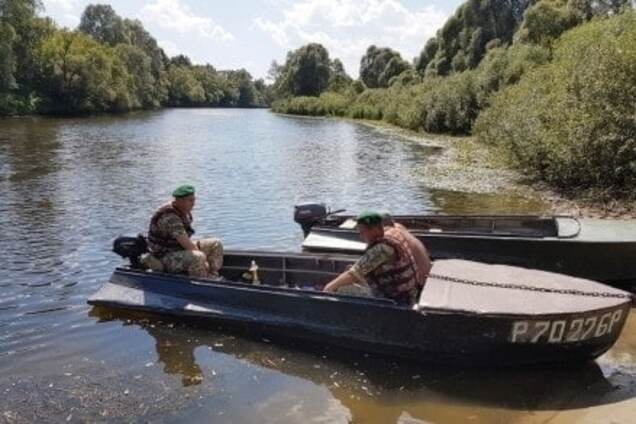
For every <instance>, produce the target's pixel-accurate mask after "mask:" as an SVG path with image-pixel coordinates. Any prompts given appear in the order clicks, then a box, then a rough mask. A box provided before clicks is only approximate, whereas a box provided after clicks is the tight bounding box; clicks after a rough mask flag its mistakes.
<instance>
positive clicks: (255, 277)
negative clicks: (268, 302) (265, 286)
mask: <svg viewBox="0 0 636 424" xmlns="http://www.w3.org/2000/svg"><path fill="white" fill-rule="evenodd" d="M250 274H252V284H256V285H258V284H261V280H260V279H259V278H258V265H256V261H252V263H251V264H250Z"/></svg>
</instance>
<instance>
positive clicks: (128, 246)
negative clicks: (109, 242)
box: [113, 234, 148, 268]
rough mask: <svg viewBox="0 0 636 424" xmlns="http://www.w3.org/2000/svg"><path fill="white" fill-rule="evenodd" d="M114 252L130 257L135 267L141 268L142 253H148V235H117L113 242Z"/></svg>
mask: <svg viewBox="0 0 636 424" xmlns="http://www.w3.org/2000/svg"><path fill="white" fill-rule="evenodd" d="M113 252H115V253H117V254H118V255H119V256H121V257H122V258H124V259H129V260H130V265H131V266H132V267H133V268H141V267H142V266H141V263H140V259H141V255H143V254H144V253H148V243H147V241H146V237H144V236H143V234H138V235H137V237H130V236H120V237H117V238H116V239H115V241H114V242H113Z"/></svg>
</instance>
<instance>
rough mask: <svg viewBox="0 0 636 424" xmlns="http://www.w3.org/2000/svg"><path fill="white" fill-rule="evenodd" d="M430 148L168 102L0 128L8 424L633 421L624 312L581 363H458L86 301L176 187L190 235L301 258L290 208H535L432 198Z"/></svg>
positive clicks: (635, 322)
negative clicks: (192, 202) (602, 349)
mask: <svg viewBox="0 0 636 424" xmlns="http://www.w3.org/2000/svg"><path fill="white" fill-rule="evenodd" d="M439 154H440V148H439V147H436V146H432V145H427V144H426V143H421V142H418V141H417V140H412V139H406V138H402V137H401V136H399V135H397V134H395V133H391V132H387V131H383V130H379V129H375V128H372V127H369V126H364V125H360V124H356V123H351V122H346V121H339V120H328V119H307V118H294V117H286V116H277V115H275V114H272V113H270V112H268V111H266V110H233V109H232V110H230V109H167V110H161V111H154V112H139V113H131V114H126V115H115V116H97V117H86V118H41V117H27V118H13V119H3V120H0V234H1V236H0V422H33V421H38V422H60V421H68V422H81V421H87V420H88V421H116V422H121V421H122V420H124V421H131V420H132V421H152V422H155V421H158V422H181V421H186V420H187V421H188V422H215V423H216V422H219V423H226V422H227V423H243V422H246V423H248V422H258V423H268V422H271V423H307V422H325V423H327V422H328V423H331V422H355V423H389V422H403V423H419V422H471V423H481V422H483V423H488V422H513V421H514V422H546V421H549V420H551V421H550V422H581V421H587V422H610V421H611V422H625V423H627V422H632V420H633V417H634V416H635V413H636V399H634V398H635V397H636V335H635V334H636V315H635V314H634V313H632V314H631V316H630V318H629V320H628V322H627V325H626V328H625V330H624V333H623V335H622V337H621V339H620V340H619V342H618V343H617V345H616V346H615V347H614V348H613V349H612V350H611V351H609V352H608V353H607V354H605V355H604V356H603V357H601V358H599V359H598V360H597V361H596V362H592V363H589V364H586V365H583V366H578V367H574V368H562V367H551V368H531V369H489V370H466V369H455V368H447V367H439V366H423V365H415V364H412V363H402V362H399V361H395V360H391V359H387V358H376V357H373V356H370V355H365V354H363V353H351V352H345V351H340V350H334V349H329V348H328V347H324V346H307V345H302V346H299V345H294V344H289V343H284V344H280V343H273V342H272V341H271V340H269V339H267V338H265V337H263V336H260V335H253V334H236V333H234V332H231V331H229V330H227V329H224V328H220V327H219V328H214V329H210V328H202V327H200V326H197V325H194V324H184V323H182V322H179V321H174V320H170V319H166V318H162V317H158V316H151V315H142V314H131V313H128V314H124V313H118V312H115V311H112V310H106V309H100V308H92V307H90V306H88V305H87V304H86V298H87V297H88V296H89V295H90V294H92V293H93V292H95V291H96V290H97V288H98V287H99V286H100V285H101V284H102V283H103V282H104V281H106V280H107V279H108V277H109V274H110V272H111V271H112V269H113V268H114V267H115V266H117V265H118V264H120V263H121V261H120V259H119V258H117V257H116V256H115V255H114V254H112V253H111V252H110V247H111V243H112V240H113V239H114V238H115V237H116V236H117V235H120V234H136V233H138V232H140V231H145V230H146V228H147V225H148V220H149V217H150V215H151V214H152V212H153V211H154V209H155V208H156V207H157V206H159V205H160V204H161V203H163V202H165V201H166V200H168V199H169V197H170V193H171V191H172V189H173V188H174V187H175V186H177V185H179V184H181V183H186V182H187V183H191V184H193V185H195V186H196V188H197V205H196V207H195V210H194V215H195V222H194V224H195V225H194V226H195V228H196V230H197V234H198V235H201V236H204V235H215V236H218V237H221V238H222V239H223V240H224V244H225V245H226V246H227V247H229V248H268V249H276V250H291V251H294V250H298V248H299V245H300V242H301V240H302V234H301V231H300V229H299V228H298V226H297V225H296V224H295V223H294V222H293V220H292V212H293V206H294V205H295V204H298V203H302V202H307V201H322V202H326V203H327V204H329V205H331V206H332V207H334V208H347V209H349V210H351V211H354V212H355V211H359V210H361V209H363V208H382V209H387V210H390V211H391V212H394V213H396V214H397V213H424V212H440V213H471V212H473V213H477V212H489V213H497V212H499V213H511V212H514V213H520V212H529V213H534V212H541V211H542V208H543V207H544V205H543V204H542V203H541V202H539V201H537V200H533V199H525V198H521V197H511V196H509V195H505V194H503V193H471V192H470V191H469V190H467V191H457V190H456V189H443V188H439V187H438V188H436V189H431V188H430V187H428V186H427V184H425V183H424V182H423V181H424V180H423V179H422V178H421V174H422V172H423V170H425V169H426V167H427V166H428V165H430V164H432V163H433V162H434V161H435V158H436V157H437V155H439Z"/></svg>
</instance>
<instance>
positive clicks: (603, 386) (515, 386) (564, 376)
mask: <svg viewBox="0 0 636 424" xmlns="http://www.w3.org/2000/svg"><path fill="white" fill-rule="evenodd" d="M91 314H92V315H94V316H97V317H99V318H100V319H102V320H112V319H125V320H131V321H132V322H133V323H135V324H137V325H139V326H140V327H141V328H143V329H144V330H146V331H147V332H148V334H150V335H151V336H153V338H154V339H155V341H156V344H155V346H156V349H157V354H158V356H159V361H160V362H161V363H163V364H164V371H165V372H166V373H168V374H174V375H180V376H181V378H182V382H183V385H184V386H188V385H192V384H199V383H200V382H201V381H202V380H203V379H204V378H205V375H204V373H203V372H202V371H201V368H200V367H199V366H198V365H197V363H196V355H195V354H194V351H195V349H196V348H197V347H200V346H207V347H209V348H210V349H212V350H213V351H216V352H219V353H223V354H226V355H230V356H232V357H234V358H236V359H239V360H243V361H247V362H249V363H251V364H254V365H257V366H260V367H263V368H267V369H270V370H275V371H278V372H280V373H283V374H285V375H287V376H292V377H297V378H301V379H303V380H308V381H311V382H313V383H314V384H317V385H319V386H324V387H327V388H328V389H329V391H330V392H331V394H332V395H333V396H334V397H335V398H336V399H337V400H338V401H339V402H340V403H341V404H342V405H343V406H345V407H346V408H347V409H348V410H349V411H350V413H351V415H352V417H353V422H396V421H398V420H406V421H407V422H408V417H415V418H419V419H425V420H432V421H448V420H449V419H452V420H460V421H461V420H465V419H466V418H467V415H466V414H468V415H470V414H469V412H470V411H471V410H472V409H475V410H478V411H479V417H480V418H481V419H496V418H501V416H502V414H503V415H506V416H509V415H510V416H512V415H515V414H517V415H518V414H525V413H528V412H527V411H565V410H571V409H579V408H588V407H593V406H598V405H604V404H613V403H616V402H620V401H623V400H626V399H630V398H633V397H636V375H634V374H630V373H629V372H627V371H625V372H616V373H614V374H612V375H611V376H609V377H605V376H604V375H603V372H602V370H601V369H600V367H599V366H598V365H597V363H596V362H587V363H583V364H578V365H574V366H564V365H559V364H557V365H553V366H535V367H515V368H490V369H483V368H476V369H466V368H456V367H447V366H437V365H422V364H416V363H405V362H402V361H399V360H396V359H391V358H378V357H373V356H370V355H365V354H362V353H355V352H349V351H344V350H341V349H334V348H329V347H325V346H319V345H317V344H307V343H302V344H299V343H296V342H292V341H289V340H286V339H279V338H274V337H272V336H268V337H272V339H274V341H275V343H274V344H272V343H268V341H269V340H267V339H265V341H266V342H263V339H262V336H260V335H255V334H250V333H247V334H245V335H246V336H247V337H227V334H226V333H224V332H225V330H222V331H212V332H211V331H209V330H208V329H207V328H209V326H208V327H207V328H206V327H204V326H199V323H198V322H191V323H189V325H188V327H187V331H185V332H184V331H183V329H179V328H172V325H167V324H165V323H163V324H162V323H160V321H157V318H156V317H154V318H153V317H152V316H150V315H143V317H142V318H140V317H141V315H138V314H131V313H129V312H116V311H113V310H105V309H102V308H94V309H93V311H92V312H91ZM219 336H221V337H224V338H223V343H216V341H217V340H218V339H219ZM287 348H290V349H287ZM502 410H504V412H502ZM471 414H472V412H471ZM511 418H512V417H511Z"/></svg>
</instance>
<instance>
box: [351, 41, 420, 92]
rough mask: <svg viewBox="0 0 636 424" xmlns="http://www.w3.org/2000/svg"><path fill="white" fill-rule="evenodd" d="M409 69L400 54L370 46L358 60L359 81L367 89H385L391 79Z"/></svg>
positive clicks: (388, 49)
mask: <svg viewBox="0 0 636 424" xmlns="http://www.w3.org/2000/svg"><path fill="white" fill-rule="evenodd" d="M410 67H411V65H409V63H408V62H406V61H405V60H403V59H402V56H400V53H398V52H396V51H394V50H391V49H390V48H388V47H384V48H378V47H376V46H374V45H372V46H369V48H368V49H367V52H366V53H365V55H364V56H362V59H361V60H360V79H361V80H362V81H363V82H364V83H365V85H366V86H367V87H369V88H378V87H387V86H388V85H389V80H390V79H391V78H393V77H395V76H397V75H400V74H401V73H402V72H403V71H405V70H407V69H409V68H410Z"/></svg>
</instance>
